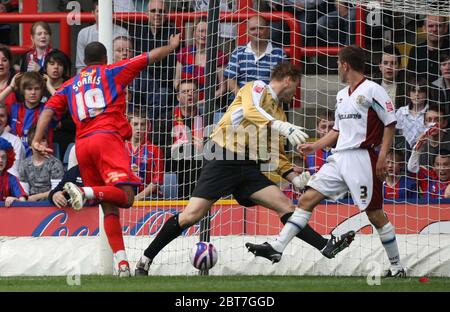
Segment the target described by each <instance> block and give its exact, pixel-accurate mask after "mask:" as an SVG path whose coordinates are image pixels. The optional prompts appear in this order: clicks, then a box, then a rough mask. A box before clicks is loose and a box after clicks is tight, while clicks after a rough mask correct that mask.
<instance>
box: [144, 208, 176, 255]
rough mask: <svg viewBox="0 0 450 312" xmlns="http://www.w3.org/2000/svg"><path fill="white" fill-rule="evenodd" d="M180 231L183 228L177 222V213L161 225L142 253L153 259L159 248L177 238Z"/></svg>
mask: <svg viewBox="0 0 450 312" xmlns="http://www.w3.org/2000/svg"><path fill="white" fill-rule="evenodd" d="M181 232H183V229H182V228H181V227H180V224H179V223H178V214H176V215H174V216H173V217H171V218H170V219H169V220H167V222H166V223H165V224H164V225H163V227H162V228H161V230H160V231H159V233H158V235H156V237H155V239H154V240H153V241H152V242H151V244H150V245H149V246H148V248H147V249H146V250H145V251H144V255H145V256H146V257H147V258H150V259H154V258H155V257H156V255H157V254H158V253H159V252H160V251H161V249H163V248H164V247H165V246H166V245H167V244H169V243H170V242H171V241H173V240H174V239H175V238H177V237H178V236H179V235H180V234H181Z"/></svg>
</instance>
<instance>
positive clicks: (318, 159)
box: [305, 110, 334, 174]
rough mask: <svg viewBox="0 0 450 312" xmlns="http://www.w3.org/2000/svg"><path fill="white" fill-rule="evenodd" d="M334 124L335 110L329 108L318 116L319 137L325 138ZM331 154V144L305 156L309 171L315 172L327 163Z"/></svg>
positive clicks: (317, 131) (317, 130)
mask: <svg viewBox="0 0 450 312" xmlns="http://www.w3.org/2000/svg"><path fill="white" fill-rule="evenodd" d="M333 126H334V112H333V111H331V110H328V111H327V112H326V113H321V114H319V115H318V116H317V123H316V133H317V139H321V138H323V137H324V136H325V135H326V134H327V133H328V132H330V131H331V130H332V129H333ZM330 155H331V146H330V147H327V148H324V149H320V150H317V151H316V152H315V153H314V154H308V155H306V156H305V164H306V169H307V170H308V171H309V173H311V174H314V173H316V172H317V171H319V169H320V168H321V167H322V166H323V164H324V163H326V160H327V158H328V156H330Z"/></svg>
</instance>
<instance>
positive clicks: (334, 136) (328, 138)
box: [297, 130, 339, 155]
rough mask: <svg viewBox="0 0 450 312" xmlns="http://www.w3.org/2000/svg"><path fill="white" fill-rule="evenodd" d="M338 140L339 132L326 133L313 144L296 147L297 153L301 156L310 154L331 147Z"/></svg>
mask: <svg viewBox="0 0 450 312" xmlns="http://www.w3.org/2000/svg"><path fill="white" fill-rule="evenodd" d="M338 138H339V132H338V131H335V130H332V131H330V132H328V133H327V134H326V135H325V136H324V137H323V138H321V139H320V140H318V141H316V142H314V143H305V144H301V145H299V146H298V148H297V151H298V152H299V153H300V154H302V155H308V154H312V153H314V152H315V151H317V150H320V149H322V148H325V147H328V146H333V145H335V144H336V142H337V140H338Z"/></svg>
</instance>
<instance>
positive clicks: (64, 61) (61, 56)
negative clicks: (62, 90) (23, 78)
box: [44, 49, 72, 98]
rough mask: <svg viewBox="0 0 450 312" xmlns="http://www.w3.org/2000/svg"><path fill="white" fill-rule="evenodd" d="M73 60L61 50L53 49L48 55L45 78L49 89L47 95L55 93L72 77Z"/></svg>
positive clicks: (45, 64)
mask: <svg viewBox="0 0 450 312" xmlns="http://www.w3.org/2000/svg"><path fill="white" fill-rule="evenodd" d="M71 66H72V65H71V62H70V59H69V57H68V56H67V55H66V54H65V53H64V52H62V51H60V50H56V49H55V50H52V51H51V52H50V53H49V54H48V55H47V57H46V59H45V63H44V78H45V82H46V86H47V89H46V90H45V91H46V92H45V93H46V94H45V96H46V97H48V98H49V97H50V96H52V95H53V94H55V92H56V90H58V89H59V87H61V86H62V84H63V83H64V82H65V81H66V80H68V79H69V78H70V67H71Z"/></svg>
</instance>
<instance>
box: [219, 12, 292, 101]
mask: <svg viewBox="0 0 450 312" xmlns="http://www.w3.org/2000/svg"><path fill="white" fill-rule="evenodd" d="M247 31H248V34H249V37H250V41H249V42H248V43H247V45H244V46H238V47H237V48H236V49H235V50H234V51H233V53H232V54H231V59H230V63H229V64H228V67H227V69H226V70H225V73H224V76H225V78H227V79H228V86H229V87H228V88H229V89H230V90H231V91H233V93H234V95H236V94H237V92H238V91H239V89H240V88H242V87H243V86H244V85H245V84H246V83H247V82H250V81H255V80H262V81H264V82H265V83H266V84H268V83H269V80H270V73H271V71H272V68H273V67H274V66H275V65H277V64H278V63H280V62H283V61H286V60H287V56H286V54H285V53H284V51H283V49H282V48H281V47H278V46H275V45H272V43H271V42H270V40H269V31H270V30H269V25H268V22H267V20H266V19H264V18H262V17H261V16H254V17H251V18H249V20H248V21H247Z"/></svg>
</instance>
